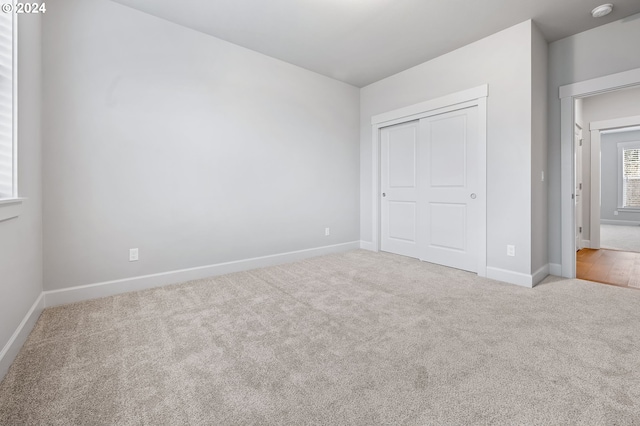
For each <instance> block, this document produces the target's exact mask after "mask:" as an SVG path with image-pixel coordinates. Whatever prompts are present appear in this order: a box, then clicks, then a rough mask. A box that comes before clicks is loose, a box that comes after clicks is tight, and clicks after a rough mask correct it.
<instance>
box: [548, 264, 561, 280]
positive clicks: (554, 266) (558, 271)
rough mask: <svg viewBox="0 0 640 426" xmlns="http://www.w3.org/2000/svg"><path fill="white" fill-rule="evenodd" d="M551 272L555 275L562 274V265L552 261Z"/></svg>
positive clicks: (559, 275)
mask: <svg viewBox="0 0 640 426" xmlns="http://www.w3.org/2000/svg"><path fill="white" fill-rule="evenodd" d="M549 274H551V275H555V276H556V277H561V276H562V265H561V264H559V263H550V264H549Z"/></svg>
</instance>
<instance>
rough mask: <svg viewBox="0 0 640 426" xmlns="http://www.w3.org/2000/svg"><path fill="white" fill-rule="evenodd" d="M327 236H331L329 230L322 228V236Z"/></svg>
mask: <svg viewBox="0 0 640 426" xmlns="http://www.w3.org/2000/svg"><path fill="white" fill-rule="evenodd" d="M329 235H331V230H330V229H329V228H324V236H325V237H328V236H329Z"/></svg>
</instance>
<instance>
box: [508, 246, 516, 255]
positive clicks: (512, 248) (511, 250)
mask: <svg viewBox="0 0 640 426" xmlns="http://www.w3.org/2000/svg"><path fill="white" fill-rule="evenodd" d="M515 255H516V246H507V256H515Z"/></svg>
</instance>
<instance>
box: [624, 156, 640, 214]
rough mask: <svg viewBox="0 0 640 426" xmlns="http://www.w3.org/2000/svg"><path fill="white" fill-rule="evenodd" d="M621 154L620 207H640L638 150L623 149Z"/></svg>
mask: <svg viewBox="0 0 640 426" xmlns="http://www.w3.org/2000/svg"><path fill="white" fill-rule="evenodd" d="M622 153H623V154H622V165H623V166H622V169H623V172H622V182H623V188H622V206H623V207H640V149H637V148H634V149H624V150H623V151H622Z"/></svg>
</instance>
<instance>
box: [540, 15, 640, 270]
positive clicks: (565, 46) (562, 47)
mask: <svg viewBox="0 0 640 426" xmlns="http://www.w3.org/2000/svg"><path fill="white" fill-rule="evenodd" d="M638 40H640V14H636V15H633V16H629V17H627V18H624V19H622V20H619V21H616V22H612V23H610V24H606V25H602V26H600V27H597V28H594V29H592V30H589V31H585V32H582V33H580V34H576V35H574V36H571V37H567V38H565V39H562V40H558V41H556V42H553V43H551V44H549V111H548V113H549V153H548V159H549V260H550V262H552V263H556V264H560V262H561V238H560V235H561V234H560V231H561V229H560V223H561V220H560V219H561V213H560V187H561V185H560V99H559V98H558V90H559V87H560V86H563V85H566V84H571V83H576V82H579V81H584V80H589V79H592V78H596V77H602V76H605V75H609V74H614V73H618V72H622V71H627V70H630V69H635V68H640V55H638V54H637V53H636V52H637V51H638Z"/></svg>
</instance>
